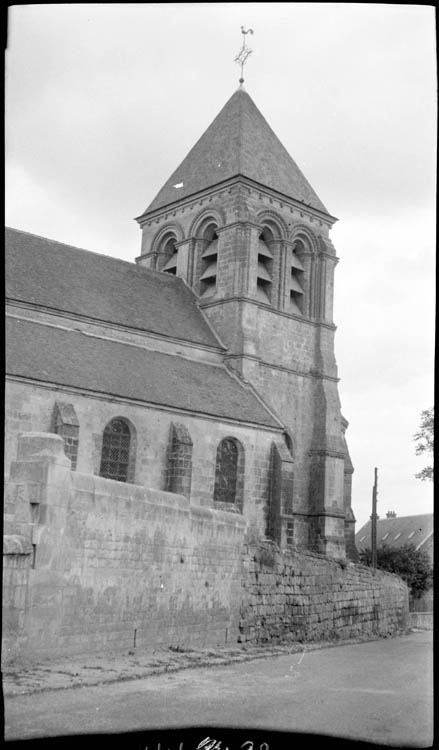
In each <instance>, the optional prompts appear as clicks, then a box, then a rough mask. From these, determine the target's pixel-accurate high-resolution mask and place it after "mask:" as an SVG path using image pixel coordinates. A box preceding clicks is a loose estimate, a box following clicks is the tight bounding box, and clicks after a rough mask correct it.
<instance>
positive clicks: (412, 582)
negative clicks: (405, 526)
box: [360, 544, 433, 599]
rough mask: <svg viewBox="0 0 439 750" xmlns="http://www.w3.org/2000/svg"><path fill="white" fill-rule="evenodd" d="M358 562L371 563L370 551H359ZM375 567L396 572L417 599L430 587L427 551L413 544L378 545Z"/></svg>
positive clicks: (430, 575)
mask: <svg viewBox="0 0 439 750" xmlns="http://www.w3.org/2000/svg"><path fill="white" fill-rule="evenodd" d="M360 562H361V563H363V565H368V566H369V567H370V566H371V565H372V552H371V550H370V549H365V550H364V551H363V552H361V553H360ZM377 567H378V568H380V569H381V570H387V571H388V572H389V573H396V574H397V575H398V576H400V578H402V579H403V581H405V582H406V584H407V586H409V587H410V594H411V595H412V596H413V597H414V598H415V599H418V598H419V597H420V596H421V595H422V594H423V592H424V591H427V589H428V588H429V587H430V585H431V582H432V578H433V569H432V567H431V565H430V559H429V557H428V554H427V552H425V551H424V550H417V549H415V547H414V546H413V544H405V545H403V546H401V547H386V546H385V545H384V546H383V547H378V549H377Z"/></svg>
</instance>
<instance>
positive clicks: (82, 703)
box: [5, 631, 433, 750]
mask: <svg viewBox="0 0 439 750" xmlns="http://www.w3.org/2000/svg"><path fill="white" fill-rule="evenodd" d="M432 693H433V686H432V633H431V632H427V631H422V632H415V633H411V634H409V635H406V636H401V637H398V638H392V639H386V640H380V641H371V642H368V643H362V644H353V645H346V646H338V647H336V648H326V649H321V650H317V651H307V650H306V649H305V650H304V651H303V652H302V653H299V654H297V653H296V654H291V655H288V656H279V657H271V658H268V659H259V660H257V661H251V662H244V663H240V664H232V665H228V666H224V667H209V668H201V669H188V670H184V671H182V672H177V673H174V674H169V675H158V676H153V677H148V678H146V679H140V680H134V681H129V682H120V683H115V684H109V685H103V686H98V687H82V688H75V689H70V690H57V691H50V692H47V691H46V692H42V693H36V694H33V695H24V696H19V695H18V696H11V697H7V698H6V699H5V737H6V739H7V740H13V739H21V738H23V739H26V738H35V737H45V738H48V737H57V736H61V735H79V734H84V733H85V734H87V733H106V732H111V733H115V732H132V731H138V730H151V729H155V730H158V729H165V728H174V727H191V726H192V727H193V726H202V727H208V728H209V727H210V728H212V727H243V728H246V729H247V730H251V729H254V730H255V729H264V730H282V731H284V732H300V733H317V734H319V735H329V736H332V737H337V738H350V739H354V740H360V741H361V740H363V741H367V742H371V743H377V744H380V745H393V746H395V745H396V746H400V747H409V746H411V747H413V746H414V747H429V746H431V744H432V741H433V706H432V704H433V695H432ZM213 736H214V733H213V732H212V731H211V732H210V737H213ZM177 748H178V744H177ZM255 748H256V745H255ZM161 750H163V747H162V749H161ZM206 750H210V749H209V748H207V749H206ZM221 750H225V748H224V747H223V748H221ZM246 750H247V748H246ZM249 750H251V748H249ZM262 750H266V748H265V747H264V748H262Z"/></svg>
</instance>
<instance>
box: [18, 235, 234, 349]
mask: <svg viewBox="0 0 439 750" xmlns="http://www.w3.org/2000/svg"><path fill="white" fill-rule="evenodd" d="M5 239H6V242H5V247H6V296H7V297H8V298H9V299H14V300H19V301H21V302H26V303H32V304H35V305H43V306H44V307H47V308H50V309H52V310H54V311H55V310H58V311H63V312H67V313H70V314H78V315H85V316H87V317H89V318H93V319H95V320H99V321H105V322H108V323H115V324H118V325H122V326H128V327H130V328H135V329H140V330H143V331H149V332H152V333H157V334H160V335H163V336H172V337H174V338H179V339H183V340H185V341H189V342H193V343H196V344H203V345H208V346H215V347H219V346H220V344H219V342H218V340H217V338H216V337H215V335H214V334H213V332H212V330H211V329H210V327H209V326H208V324H207V323H206V321H205V320H204V318H203V316H202V314H201V313H200V311H199V309H198V308H197V305H196V298H195V296H194V294H193V293H192V292H191V290H190V289H189V288H188V287H187V286H186V285H185V284H184V282H183V281H182V280H181V279H179V278H176V277H175V276H172V275H170V274H166V273H159V272H157V271H152V270H150V269H148V268H144V267H142V266H137V265H135V264H134V263H129V262H128V261H124V260H119V259H117V258H111V257H109V256H107V255H99V254H98V253H91V252H88V251H87V250H80V249H78V248H76V247H71V246H70V245H64V244H62V243H60V242H55V241H54V240H49V239H46V238H44V237H38V236H37V235H34V234H29V233H27V232H21V231H18V230H17V229H9V228H8V229H6V238H5Z"/></svg>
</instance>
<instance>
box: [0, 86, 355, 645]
mask: <svg viewBox="0 0 439 750" xmlns="http://www.w3.org/2000/svg"><path fill="white" fill-rule="evenodd" d="M335 221H336V219H335V218H334V217H333V216H332V215H331V214H330V213H329V212H328V210H327V208H326V207H325V205H324V204H323V203H322V201H321V200H320V198H319V197H318V196H317V195H316V193H315V192H314V190H313V188H312V187H311V185H310V184H309V183H308V181H307V180H306V178H305V176H304V175H303V174H302V172H301V171H300V169H299V167H298V166H297V165H296V163H295V162H294V161H293V159H292V158H291V156H290V155H289V154H288V153H287V151H286V150H285V148H284V147H283V145H282V144H281V142H280V141H279V139H278V138H277V136H276V135H275V133H274V132H273V130H272V129H271V128H270V126H269V125H268V123H267V122H266V120H265V119H264V117H263V115H262V114H261V112H260V111H259V109H258V108H257V106H256V105H255V103H254V102H253V100H252V98H251V97H250V96H249V94H248V93H247V92H246V90H245V89H244V87H243V86H242V84H241V85H240V87H239V88H238V89H237V90H236V91H235V92H234V93H233V95H232V96H231V98H230V99H229V100H228V101H227V103H226V104H225V106H224V107H223V109H222V110H221V111H220V112H219V114H218V115H217V117H216V118H215V119H214V121H213V122H212V123H211V125H210V126H209V127H208V128H207V130H206V131H205V132H204V134H203V135H202V136H201V137H200V139H199V140H198V141H197V143H196V144H195V145H194V147H193V148H192V150H191V151H190V152H189V154H188V155H187V156H186V158H185V159H184V160H183V161H182V163H181V164H180V165H179V166H178V167H177V169H176V170H175V171H174V173H173V174H172V175H171V176H170V178H169V179H168V181H167V182H166V183H165V185H164V186H163V187H162V189H161V190H160V191H159V192H158V194H157V195H156V197H155V198H154V200H153V201H152V202H151V203H150V205H149V206H148V207H147V208H146V209H145V211H144V212H143V213H142V214H141V215H140V216H139V217H138V218H137V222H138V224H139V227H140V230H141V247H140V253H139V256H138V257H137V258H136V259H135V262H132V263H131V262H126V261H122V260H118V259H116V258H113V257H109V256H105V255H101V254H97V253H93V252H88V251H86V250H84V249H78V248H75V247H71V246H68V245H65V244H61V243H59V242H57V241H55V240H54V239H46V238H43V237H39V236H36V235H33V234H29V233H27V232H22V231H19V230H17V229H8V230H7V232H6V273H7V364H6V373H7V385H6V441H5V446H6V451H5V453H6V462H5V475H6V501H5V534H6V540H7V542H6V545H5V549H6V553H5V554H6V555H7V559H8V561H9V563H10V565H9V563H8V565H9V567H8V566H6V567H7V570H10V573H8V574H7V575H10V577H9V578H7V586H6V588H7V589H8V587H10V590H11V592H17V591H20V592H21V596H22V601H21V600H20V597H19V596H18V594H17V597H18V600H19V601H21V604H20V603H19V604H17V603H15V604H14V605H13V606H12V605H11V606H12V609H11V613H12V614H11V615H10V620H9V626H10V634H11V637H10V640H9V643H10V644H11V643H12V646H10V648H11V649H12V652H14V653H15V652H16V650H17V648H19V647H18V646H17V644H19V642H20V638H21V642H22V643H24V641H25V640H26V638H29V639H30V641H29V642H32V643H33V644H35V643H39V644H40V646H41V648H40V651H41V653H43V652H44V653H45V651H44V649H46V651H47V649H49V650H50V648H51V645H50V644H49V640H50V639H51V643H52V644H53V643H55V642H56V643H58V645H59V648H62V649H64V651H65V650H66V649H67V650H68V644H72V646H71V647H72V648H78V647H79V646H78V644H81V643H83V642H84V638H88V641H87V643H89V644H91V643H92V642H93V643H94V644H95V645H96V644H99V643H100V642H101V641H100V640H99V638H101V637H102V622H103V621H104V620H105V617H107V620H105V622H108V617H109V616H110V615H109V614H108V613H109V612H111V617H112V618H114V617H115V616H116V615H115V612H118V613H119V614H118V615H117V616H118V618H119V619H118V620H117V622H118V624H117V627H116V626H114V628H113V630H114V633H116V635H114V638H118V637H119V638H120V637H121V632H122V631H123V632H124V633H125V630H124V628H125V625H124V624H123V623H126V622H127V621H128V620H129V627H128V625H126V629H127V632H128V630H129V632H130V633H132V632H134V641H135V640H136V637H137V638H138V637H140V633H141V632H144V633H145V634H146V633H147V636H146V635H145V638H146V640H148V642H149V643H151V642H156V640H157V639H160V633H163V627H164V625H163V623H164V622H165V623H166V625H165V629H166V630H167V633H168V635H169V633H171V634H172V633H174V634H175V633H177V632H178V634H179V636H178V637H179V638H180V637H182V636H181V634H182V632H183V630H182V628H183V625H184V627H185V628H186V629H185V630H184V633H185V634H186V636H187V637H189V636H190V634H191V632H192V631H193V632H194V633H195V634H196V633H197V632H198V635H199V633H200V630H198V631H197V628H196V627H195V626H194V623H195V622H197V623H199V622H201V620H200V618H203V617H204V618H205V610H206V607H209V608H211V614H210V615H209V617H210V620H209V623H208V624H207V625H206V622H205V621H204V620H203V628H204V629H205V631H206V632H208V633H209V634H210V635H209V638H207V640H206V642H208V641H209V642H210V641H212V638H213V639H215V638H216V637H218V638H219V642H222V641H223V640H224V633H226V636H225V640H226V641H227V633H228V634H229V636H228V637H229V638H230V633H233V634H234V637H235V635H236V633H237V632H238V619H239V618H238V615H237V614H236V611H237V607H236V606H234V605H233V606H232V605H231V604H230V602H231V600H232V599H233V597H235V601H238V599H239V592H238V589H239V587H240V586H241V579H242V575H241V572H240V571H241V568H240V565H241V563H240V562H239V560H240V559H241V558H240V555H241V551H242V546H243V545H246V544H247V545H248V544H250V545H254V544H258V543H263V544H272V545H274V548H275V549H277V550H279V551H280V553H286V554H287V553H289V552H291V553H292V554H293V553H304V554H311V555H315V556H317V558H318V559H319V560H322V559H323V560H327V561H328V564H329V563H330V562H331V561H339V562H341V563H343V565H346V562H347V561H348V560H351V561H355V560H356V559H357V558H356V548H355V540H354V537H355V517H354V515H353V512H352V508H351V481H352V473H353V466H352V463H351V460H350V456H349V452H348V448H347V443H346V437H345V432H346V429H347V426H348V422H347V420H346V419H345V418H344V416H343V415H342V413H341V406H340V399H339V394H338V381H339V378H338V372H337V365H336V360H335V354H334V334H335V330H336V327H335V324H334V321H333V290H334V272H335V268H336V265H337V262H338V258H337V256H336V251H335V248H334V246H333V244H332V242H331V239H330V237H329V233H330V229H331V227H332V225H333V224H334V222H335ZM148 540H149V541H148ZM148 545H150V546H148ZM145 566H150V567H148V568H147V567H145ZM122 569H123V573H122ZM146 569H148V571H149V573H148V575H146V574H145V570H146ZM184 571H186V572H184ZM200 571H201V572H200ZM122 575H123V576H124V578H123V581H124V584H123V586H122V585H121V580H122V579H121V576H122ZM201 579H202V582H201ZM146 580H147V581H148V583H147V584H146V583H145V581H146ZM32 582H33V583H32ZM166 582H167V583H166ZM166 585H168V586H169V595H168V597H169V598H168V599H167V600H166V602H164V600H162V599H160V597H163V596H164V595H165V593H164V592H165V590H166ZM337 585H338V584H337ZM29 587H30V588H31V589H32V591H33V592H34V594H32V596H35V597H36V598H35V600H32V601H33V604H32V605H29V599H26V601H27V604H24V603H23V602H24V601H25V598H26V596H27V597H29ZM148 587H149V588H148ZM227 587H228V588H227ZM146 589H148V592H149V593H148V594H147V593H145V592H146ZM26 592H27V593H26ZM35 592H37V593H35ZM38 592H39V593H38ZM41 592H43V594H44V595H43V594H42V593H41ZM44 592H45V593H44ZM200 592H201V593H202V595H201V593H200ZM67 593H69V596H70V598H68V597H67ZM40 595H41V596H43V600H44V601H45V602H46V605H48V606H49V605H50V606H49V609H48V610H47V612H49V613H50V611H51V615H50V616H49V614H47V612H46V610H45V611H44V612H43V608H42V605H41V608H40V609H39V604H38V602H39V599H38V596H40ZM183 595H184V596H183ZM23 597H24V598H23ZM44 597H46V598H45V599H44ZM139 597H140V599H142V597H143V599H142V602H143V603H142V606H141V607H140V604H139V601H140V599H139ZM145 597H149V598H147V599H145ZM182 597H183V598H182ZM206 597H207V598H206ZM209 597H210V598H209ZM236 597H237V598H236ZM14 601H15V600H14ZM161 601H163V609H162V610H161V609H160V607H162V604H160V602H161ZM145 602H146V603H145ZM48 603H49V604H48ZM50 607H52V610H50ZM69 607H70V609H69ZM139 607H140V609H139ZM203 608H204V609H203ZM238 609H239V607H238ZM140 610H141V611H142V613H143V614H142V615H140V614H139V612H140ZM232 610H233V612H232ZM78 611H81V612H83V616H84V622H83V625H82V626H79V625H77V627H76V626H75V627H76V629H75V627H73V625H72V621H71V614H72V612H76V613H77V612H78ZM146 611H148V612H149V615H148V618H149V619H148V624H147V625H145V617H146V615H145V612H146ZM152 611H154V612H155V613H157V612H158V613H160V612H162V614H161V615H160V616H158V615H157V617H156V618H155V619H154V618H152V617H151V612H152ZM170 612H171V615H170V614H169V613H170ZM172 612H174V613H175V618H174V620H172V617H173V615H172ZM183 612H185V613H186V614H185V615H184V616H183V615H182V613H183ZM194 612H195V614H194ZM203 612H204V614H203ZM231 612H232V614H230V613H231ZM26 613H27V614H26ZM29 613H31V614H29ZM105 613H106V614H105ZM129 613H131V614H129ZM241 614H242V612H241ZM26 617H28V618H29V617H31V620H32V622H31V621H30V620H29V621H28V625H24V624H23V623H24V621H25V620H26ZM170 617H171V621H170V619H169V618H170ZM23 618H24V619H23ZM32 618H33V619H32ZM50 618H51V619H50ZM130 618H131V619H130ZM191 618H192V619H191ZM194 618H195V619H194ZM197 618H198V619H197ZM49 619H50V623H51V624H50V626H49V625H48V623H49ZM152 620H154V623H155V625H154V627H155V630H154V634H153V635H151V632H152V631H151V627H152V625H151V622H152ZM29 622H31V624H30V625H29ZM54 623H55V624H54ZM56 623H58V624H57V625H56ZM133 623H134V625H133ZM136 623H137V625H136ZM218 623H220V624H221V635H220V636H219V635H218V633H219V630H218V628H219V627H220V626H219V625H218ZM81 627H82V629H81ZM197 627H198V626H197ZM200 627H201V626H200ZM56 628H58V629H57V630H56ZM69 628H70V629H69ZM148 628H149V629H148ZM118 629H119V630H118ZM142 629H143V630H142ZM183 629H184V628H183ZM25 631H26V632H25ZM116 631H117V632H116ZM20 633H22V635H21V636H20ZM85 633H86V635H84V634H85ZM93 633H95V640H94V641H93ZM98 633H99V634H100V635H98ZM117 633H118V634H117ZM136 634H138V635H136ZM212 634H213V635H212ZM127 638H128V636H127ZM129 638H131V635H130V636H129ZM23 639H24V640H23ZM69 639H70V640H69ZM81 639H82V640H81ZM128 640H129V639H128ZM128 640H127V642H128ZM171 640H172V638H171Z"/></svg>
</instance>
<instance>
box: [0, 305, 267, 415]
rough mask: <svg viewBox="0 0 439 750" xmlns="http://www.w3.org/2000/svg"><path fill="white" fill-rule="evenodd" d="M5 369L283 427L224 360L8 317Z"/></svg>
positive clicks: (101, 391) (172, 405) (37, 378)
mask: <svg viewBox="0 0 439 750" xmlns="http://www.w3.org/2000/svg"><path fill="white" fill-rule="evenodd" d="M6 343H7V347H6V350H7V359H6V373H7V375H15V376H18V377H23V378H29V379H32V380H34V381H35V380H37V381H41V382H49V383H54V384H57V385H61V386H67V387H68V386H71V387H74V388H81V389H85V390H87V391H92V392H98V393H105V394H106V395H110V396H120V397H122V398H128V399H134V400H136V401H143V402H146V403H151V404H157V405H159V404H160V405H164V406H168V407H170V408H176V409H185V410H190V411H195V412H198V413H201V414H209V415H212V416H215V417H218V418H221V417H223V418H228V419H233V420H235V421H240V422H251V423H253V424H257V425H264V426H266V427H271V428H274V429H279V428H280V425H279V424H278V423H277V422H276V421H275V420H274V418H273V417H272V416H271V414H270V413H269V412H268V411H266V410H265V409H264V407H263V406H262V404H261V403H260V402H259V400H258V399H257V398H256V397H255V396H254V395H253V393H252V391H251V390H250V389H248V388H246V387H245V386H244V385H242V384H241V383H240V382H239V381H237V380H236V379H235V378H234V377H233V376H232V375H231V374H230V373H229V372H228V371H227V369H226V368H225V367H224V366H221V365H218V366H215V365H208V364H204V363H201V362H197V361H193V360H188V359H184V358H183V357H180V356H177V355H171V354H163V353H161V352H156V351H151V350H148V349H143V348H140V347H136V346H132V345H130V344H122V343H118V342H115V341H112V340H109V339H100V338H96V337H92V336H89V335H86V334H84V333H81V332H78V331H68V330H65V329H62V328H56V327H54V326H47V325H44V324H39V323H35V322H31V321H28V320H23V319H17V318H8V319H7V331H6Z"/></svg>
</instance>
